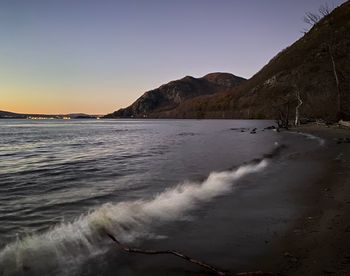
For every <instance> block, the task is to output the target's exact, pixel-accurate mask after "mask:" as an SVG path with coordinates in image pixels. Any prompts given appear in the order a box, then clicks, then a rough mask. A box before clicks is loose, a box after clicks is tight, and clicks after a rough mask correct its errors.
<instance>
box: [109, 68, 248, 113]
mask: <svg viewBox="0 0 350 276" xmlns="http://www.w3.org/2000/svg"><path fill="white" fill-rule="evenodd" d="M244 81H245V79H244V78H241V77H237V76H235V75H232V74H229V73H211V74H208V75H206V76H204V77H202V78H194V77H190V76H186V77H184V78H182V79H180V80H176V81H171V82H169V83H167V84H164V85H162V86H160V87H159V88H157V89H154V90H150V91H148V92H146V93H144V94H143V95H142V96H141V97H140V98H139V99H137V100H136V101H135V102H134V103H133V104H132V105H130V106H129V107H127V108H122V109H119V110H118V111H116V112H114V113H112V114H108V115H107V116H106V117H108V118H125V117H135V118H140V117H141V118H142V117H163V116H164V114H166V113H167V112H169V111H172V110H174V109H176V108H177V107H179V106H181V105H182V104H184V103H185V102H186V101H188V100H190V99H193V98H196V97H199V96H203V95H213V94H217V93H224V92H228V91H230V89H232V88H234V87H236V86H237V85H239V84H241V83H242V82H244Z"/></svg>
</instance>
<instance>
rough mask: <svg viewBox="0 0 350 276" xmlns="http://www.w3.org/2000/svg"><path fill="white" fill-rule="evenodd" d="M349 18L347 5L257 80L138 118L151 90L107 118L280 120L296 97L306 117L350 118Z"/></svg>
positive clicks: (157, 95) (156, 97)
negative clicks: (142, 99) (337, 80)
mask: <svg viewBox="0 0 350 276" xmlns="http://www.w3.org/2000/svg"><path fill="white" fill-rule="evenodd" d="M349 18H350V2H349V1H348V2H345V3H343V4H342V5H340V6H339V7H337V8H335V9H334V10H333V11H332V12H331V13H330V14H329V15H327V16H325V17H324V18H322V19H321V20H320V21H319V22H318V23H316V24H315V25H314V26H313V27H312V28H311V29H310V30H309V31H308V32H307V33H305V34H304V36H303V37H301V38H300V39H298V40H297V41H296V42H294V43H293V44H292V45H290V46H289V47H287V48H285V49H284V50H282V51H281V52H280V53H278V54H277V55H276V56H275V57H273V58H272V59H271V60H270V61H269V62H268V63H267V64H266V65H265V66H264V67H263V68H262V69H261V70H259V71H258V72H257V73H256V74H255V75H254V76H253V77H251V78H250V79H248V80H245V81H241V82H240V83H238V84H237V85H234V86H232V87H226V89H221V90H220V89H218V90H217V91H216V92H217V93H203V94H197V95H195V96H193V97H191V98H188V99H186V100H185V101H182V102H181V103H180V104H177V105H172V106H171V105H169V106H168V108H158V109H145V110H142V113H141V114H142V116H139V115H140V113H138V112H137V111H138V110H137V108H136V109H135V107H137V105H138V101H139V100H140V99H141V98H142V97H143V96H144V95H145V94H147V93H149V92H150V91H154V90H150V91H148V92H146V93H145V94H144V95H142V96H141V97H140V98H139V99H138V100H136V101H135V102H134V103H133V104H132V105H130V106H129V107H127V108H123V109H120V110H118V111H116V112H114V113H111V114H109V115H108V116H107V118H118V117H147V118H235V119H240V118H244V119H260V118H266V119H276V118H277V117H279V116H281V114H283V116H287V114H289V116H290V117H292V116H293V114H292V113H293V112H292V110H294V109H295V107H296V105H297V104H298V101H297V97H296V93H299V94H300V97H301V99H302V101H303V104H302V106H301V108H300V112H301V116H302V117H304V118H311V119H324V120H330V121H334V120H338V119H339V118H350V95H349V93H348V91H349V90H350V66H348V64H350V55H349V53H350V32H349V30H350V20H349ZM333 61H334V65H335V66H333V68H332V62H333ZM334 68H335V69H334ZM334 71H336V72H337V75H338V76H339V89H340V90H341V91H340V92H337V89H336V83H335V77H334ZM208 75H209V76H210V75H211V74H208ZM208 75H206V76H208ZM185 78H186V77H185ZM182 80H183V79H182ZM170 83H172V82H170ZM170 83H168V84H170ZM163 86H164V85H163ZM161 87H162V86H161ZM155 90H157V89H155ZM219 90H220V91H219ZM298 91H299V92H298ZM151 94H152V93H151ZM162 97H163V95H162V94H161V93H159V91H158V93H154V94H152V101H151V102H157V101H158V100H162ZM146 98H147V97H146ZM337 102H339V103H337ZM135 111H136V112H135ZM289 111H290V112H289Z"/></svg>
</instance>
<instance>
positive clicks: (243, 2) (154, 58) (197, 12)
mask: <svg viewBox="0 0 350 276" xmlns="http://www.w3.org/2000/svg"><path fill="white" fill-rule="evenodd" d="M343 2H345V1H344V0H333V1H328V3H330V4H333V5H335V6H337V5H339V4H341V3H343ZM324 3H325V1H322V0H264V1H262V0H210V1H209V0H176V1H174V0H162V1H161V0H147V1H146V0H139V1H135V0H125V1H118V0H21V1H19V0H0V110H7V111H13V112H19V113H46V114H65V113H75V112H83V113H89V114H106V113H110V112H112V111H115V110H117V109H119V108H120V107H125V106H127V105H129V104H131V103H132V102H133V101H134V100H135V99H137V98H138V97H139V96H141V95H142V94H143V93H144V92H145V91H148V90H151V89H154V88H157V87H159V86H160V85H162V84H164V83H167V82H169V81H171V80H175V79H179V78H182V77H184V76H187V75H190V76H194V77H202V76H204V75H205V74H207V73H210V72H230V73H233V74H235V75H238V76H242V77H245V78H250V77H251V76H253V75H254V74H255V73H256V72H257V71H258V70H260V69H261V68H262V67H263V66H264V65H265V64H266V63H267V62H268V61H269V60H270V59H271V58H272V57H273V56H274V55H276V54H277V53H278V52H280V51H281V50H282V49H284V48H286V47H287V46H289V45H290V44H292V43H293V42H294V41H295V40H297V39H298V38H300V37H301V36H302V32H301V31H302V30H303V28H304V27H305V26H306V25H305V23H304V22H303V16H304V14H305V12H307V11H317V10H318V8H319V7H320V5H322V4H324Z"/></svg>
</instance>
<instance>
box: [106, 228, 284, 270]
mask: <svg viewBox="0 0 350 276" xmlns="http://www.w3.org/2000/svg"><path fill="white" fill-rule="evenodd" d="M106 234H107V236H108V237H109V238H110V239H111V240H112V241H113V242H114V243H116V244H117V246H118V247H119V248H120V249H122V250H124V251H126V252H128V253H137V254H146V255H161V254H169V255H174V256H176V257H179V258H182V259H184V260H186V261H188V262H191V263H193V264H196V265H198V266H201V267H204V268H205V269H207V270H210V271H211V272H213V273H215V274H217V275H221V276H228V275H231V276H277V275H278V274H275V273H272V272H263V271H254V272H241V273H231V272H225V271H223V270H221V269H218V268H216V267H214V266H212V265H209V264H207V263H204V262H201V261H199V260H196V259H193V258H191V257H189V256H187V255H184V254H182V253H180V252H178V251H173V250H159V251H157V250H148V249H140V248H131V247H128V246H126V245H124V244H122V243H121V242H120V241H118V240H117V239H116V238H115V237H114V236H113V235H112V234H110V233H108V232H106Z"/></svg>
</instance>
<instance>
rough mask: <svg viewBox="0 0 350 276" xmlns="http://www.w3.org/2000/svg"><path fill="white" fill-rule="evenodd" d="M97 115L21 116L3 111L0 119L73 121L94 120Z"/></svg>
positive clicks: (0, 113) (0, 112)
mask: <svg viewBox="0 0 350 276" xmlns="http://www.w3.org/2000/svg"><path fill="white" fill-rule="evenodd" d="M96 117H99V116H96V115H89V114H85V113H72V114H59V115H57V114H56V115H52V114H20V113H14V112H9V111H1V110H0V119H26V118H54V119H62V118H71V119H94V118H96Z"/></svg>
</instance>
